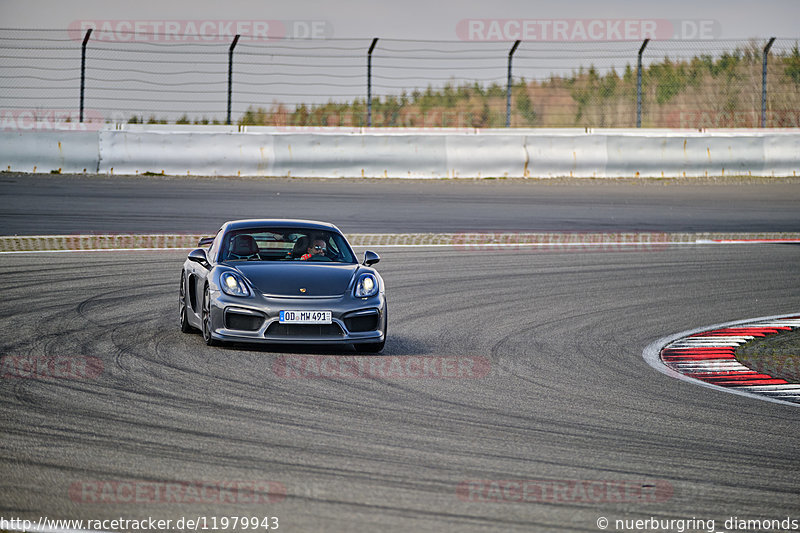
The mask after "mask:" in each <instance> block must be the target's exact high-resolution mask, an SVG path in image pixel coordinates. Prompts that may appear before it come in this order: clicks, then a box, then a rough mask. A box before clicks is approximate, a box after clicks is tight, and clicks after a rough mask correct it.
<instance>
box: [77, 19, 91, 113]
mask: <svg viewBox="0 0 800 533" xmlns="http://www.w3.org/2000/svg"><path fill="white" fill-rule="evenodd" d="M91 35H92V28H89V29H88V30H86V36H85V37H84V38H83V45H82V46H81V105H80V116H79V118H78V121H79V122H83V91H84V89H85V87H86V44H87V43H88V42H89V37H91Z"/></svg>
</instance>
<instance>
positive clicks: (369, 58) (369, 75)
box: [367, 37, 378, 127]
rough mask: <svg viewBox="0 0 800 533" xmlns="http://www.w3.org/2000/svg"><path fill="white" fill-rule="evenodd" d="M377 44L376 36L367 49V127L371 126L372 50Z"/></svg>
mask: <svg viewBox="0 0 800 533" xmlns="http://www.w3.org/2000/svg"><path fill="white" fill-rule="evenodd" d="M376 44H378V38H377V37H375V38H374V39H372V44H371V45H369V50H367V127H370V126H372V51H373V50H375V45H376Z"/></svg>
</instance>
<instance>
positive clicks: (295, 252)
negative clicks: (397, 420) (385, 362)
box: [179, 220, 387, 352]
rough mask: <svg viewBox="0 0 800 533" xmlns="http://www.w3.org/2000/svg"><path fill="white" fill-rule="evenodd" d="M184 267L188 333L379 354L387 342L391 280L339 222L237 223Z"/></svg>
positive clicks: (210, 339) (183, 320)
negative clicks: (360, 256)
mask: <svg viewBox="0 0 800 533" xmlns="http://www.w3.org/2000/svg"><path fill="white" fill-rule="evenodd" d="M199 246H201V247H200V248H197V249H196V250H192V251H191V252H190V253H189V256H188V258H187V259H186V261H185V262H184V264H183V270H182V271H181V285H180V298H179V308H180V324H181V331H183V332H184V333H189V332H191V331H194V330H195V329H199V330H200V331H202V333H203V338H204V340H205V342H206V344H208V345H214V344H217V343H219V342H221V341H237V342H266V343H294V344H352V345H353V346H354V347H355V348H356V350H358V351H360V352H379V351H381V350H382V349H383V346H384V344H385V342H386V325H387V322H386V296H385V294H384V284H383V279H382V278H381V276H380V275H379V274H378V272H377V271H376V270H375V269H374V268H372V265H374V264H375V263H377V262H378V261H379V260H380V258H379V257H378V254H376V253H374V252H371V251H367V252H365V254H364V261H363V264H359V262H358V260H357V259H356V255H355V253H354V252H353V249H352V248H351V247H350V244H349V243H348V242H347V239H345V237H344V235H342V232H341V231H339V229H338V228H337V227H336V226H334V225H333V224H327V223H323V222H314V221H309V220H236V221H232V222H226V223H225V224H223V226H222V227H221V228H220V229H219V231H218V232H217V235H216V236H215V237H213V238H211V237H209V238H206V239H202V240H201V241H200V243H199Z"/></svg>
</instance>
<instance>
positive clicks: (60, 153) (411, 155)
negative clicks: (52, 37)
mask: <svg viewBox="0 0 800 533" xmlns="http://www.w3.org/2000/svg"><path fill="white" fill-rule="evenodd" d="M0 169H4V170H11V171H19V172H50V171H60V172H65V173H66V172H69V173H95V172H99V173H101V174H143V173H147V172H152V173H156V174H162V173H163V174H168V175H187V174H189V175H215V176H237V175H239V176H291V177H315V178H320V177H369V178H447V177H449V178H486V177H512V178H514V177H543V178H547V177H564V176H566V177H569V176H571V177H590V178H605V177H684V176H686V177H701V176H727V175H749V176H796V175H798V172H800V129H781V130H774V129H765V130H758V129H751V130H709V131H696V130H691V131H688V130H646V129H642V130H638V129H631V130H623V129H616V130H615V129H604V130H591V129H538V130H536V129H524V130H522V129H514V130H508V129H494V130H472V129H464V130H461V129H457V130H444V129H441V130H428V129H405V128H404V129H396V130H393V129H390V128H381V129H370V130H365V129H360V128H268V127H245V126H238V127H237V126H177V125H127V124H125V125H106V126H104V127H102V128H101V129H100V130H99V131H94V132H91V131H73V130H64V131H40V130H36V129H35V128H34V129H31V130H30V131H0Z"/></svg>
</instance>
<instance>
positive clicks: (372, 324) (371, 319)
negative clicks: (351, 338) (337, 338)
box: [344, 313, 379, 332]
mask: <svg viewBox="0 0 800 533" xmlns="http://www.w3.org/2000/svg"><path fill="white" fill-rule="evenodd" d="M378 317H379V315H378V313H375V314H372V315H365V316H354V317H350V318H345V319H344V324H345V326H347V329H348V330H349V331H352V332H360V331H374V330H376V329H378Z"/></svg>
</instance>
